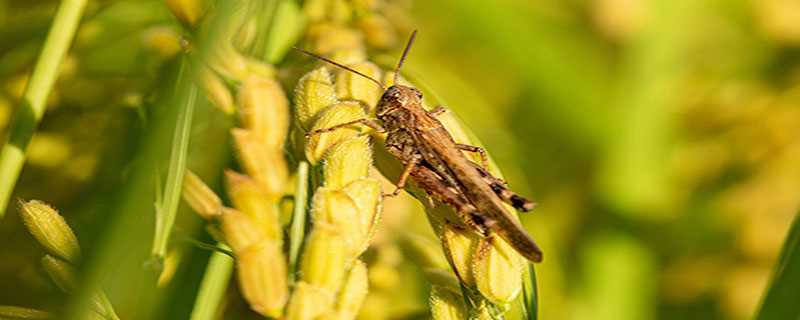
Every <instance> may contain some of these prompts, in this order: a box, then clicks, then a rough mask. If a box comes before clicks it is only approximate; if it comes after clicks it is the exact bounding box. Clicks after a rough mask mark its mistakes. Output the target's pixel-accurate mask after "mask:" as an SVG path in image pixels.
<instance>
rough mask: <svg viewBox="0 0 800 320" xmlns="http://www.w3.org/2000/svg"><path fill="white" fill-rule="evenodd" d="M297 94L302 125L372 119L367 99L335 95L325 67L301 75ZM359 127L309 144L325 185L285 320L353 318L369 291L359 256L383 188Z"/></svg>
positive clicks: (315, 126) (316, 198) (321, 136)
mask: <svg viewBox="0 0 800 320" xmlns="http://www.w3.org/2000/svg"><path fill="white" fill-rule="evenodd" d="M373 86H374V84H373ZM295 94H296V99H295V101H296V104H297V110H298V113H297V115H298V122H299V123H300V125H301V126H304V128H307V129H308V130H316V129H324V128H329V127H331V126H335V125H337V124H341V123H344V122H348V121H352V120H357V119H363V118H365V117H366V116H367V115H366V113H365V109H364V107H363V105H364V102H363V101H357V100H344V99H341V98H340V97H339V96H338V95H336V87H335V85H334V82H333V81H332V79H331V75H330V73H329V72H328V71H327V69H326V68H325V67H320V68H318V69H316V70H314V71H311V72H310V73H308V74H307V75H306V76H304V77H303V79H302V80H301V81H300V83H299V84H298V87H297V89H296V90H295ZM361 130H362V129H360V128H358V127H353V128H352V129H350V128H342V129H341V130H336V131H333V132H328V133H323V134H319V135H315V136H312V137H309V139H308V140H307V141H306V145H305V153H306V157H307V158H308V160H309V162H311V163H312V164H316V165H321V166H322V177H323V181H324V182H323V185H322V186H321V187H319V188H318V189H317V190H316V192H315V193H314V197H313V201H312V208H311V217H312V221H313V229H312V231H311V233H310V235H309V236H308V238H307V239H306V246H305V249H304V251H303V253H302V259H301V262H300V270H301V273H300V275H301V279H300V282H299V284H298V285H299V287H298V289H296V290H295V292H294V293H293V295H292V298H291V300H292V302H290V307H289V311H288V313H287V319H314V318H315V317H323V318H324V319H354V318H355V315H356V314H357V311H358V309H359V308H360V305H361V302H362V301H363V299H364V297H365V296H366V291H367V280H366V266H365V265H364V264H363V262H361V261H358V260H357V259H358V257H359V256H360V255H361V253H363V252H364V251H365V250H366V248H367V246H368V243H369V240H370V238H371V236H372V234H373V232H374V229H375V224H376V222H377V219H378V217H379V209H380V199H381V189H380V183H379V182H378V181H377V180H375V179H372V178H369V177H368V175H369V168H370V167H371V165H372V152H371V149H370V145H369V139H368V137H367V136H364V135H362V134H361V133H360V132H361ZM300 288H304V289H302V290H300ZM305 288H307V289H305ZM307 299H310V300H307ZM300 301H305V303H313V304H315V305H316V307H317V309H316V310H315V311H314V312H311V311H310V310H306V309H303V308H292V307H291V306H292V305H300V304H301V302H300ZM305 303H304V304H305ZM306 305H307V304H306Z"/></svg>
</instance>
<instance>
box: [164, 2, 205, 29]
mask: <svg viewBox="0 0 800 320" xmlns="http://www.w3.org/2000/svg"><path fill="white" fill-rule="evenodd" d="M167 8H169V10H170V11H172V15H174V16H175V17H176V18H178V21H180V22H182V23H183V24H185V25H187V26H190V27H194V26H195V25H197V22H198V21H200V18H201V17H202V16H203V15H204V14H205V11H206V8H207V2H206V1H204V0H167Z"/></svg>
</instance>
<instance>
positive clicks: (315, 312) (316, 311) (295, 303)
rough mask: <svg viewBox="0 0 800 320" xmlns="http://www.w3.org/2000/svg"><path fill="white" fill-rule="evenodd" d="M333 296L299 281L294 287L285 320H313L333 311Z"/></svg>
mask: <svg viewBox="0 0 800 320" xmlns="http://www.w3.org/2000/svg"><path fill="white" fill-rule="evenodd" d="M333 299H334V297H333V294H331V293H330V292H327V291H325V290H323V289H320V288H318V287H316V286H314V285H311V284H309V283H306V282H303V281H300V282H298V283H297V285H296V286H295V289H294V292H293V293H292V298H291V300H290V301H289V306H288V307H287V308H286V320H314V319H318V318H320V317H321V316H323V315H325V314H329V313H330V312H331V311H333V305H334V302H333Z"/></svg>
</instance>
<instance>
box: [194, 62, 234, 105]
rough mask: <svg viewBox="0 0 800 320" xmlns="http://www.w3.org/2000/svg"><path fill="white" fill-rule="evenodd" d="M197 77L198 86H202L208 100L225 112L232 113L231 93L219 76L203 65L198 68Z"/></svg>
mask: <svg viewBox="0 0 800 320" xmlns="http://www.w3.org/2000/svg"><path fill="white" fill-rule="evenodd" d="M199 77H200V81H199V83H200V86H201V87H202V88H203V93H205V95H206V98H207V99H208V101H209V102H211V104H212V105H213V106H215V107H217V108H218V109H220V110H222V112H224V113H225V114H233V112H234V108H235V107H234V103H233V95H232V94H231V90H230V89H229V88H228V86H227V85H225V82H224V81H222V79H221V78H220V76H219V75H217V74H216V73H215V72H214V71H212V70H211V69H209V68H208V67H205V68H202V70H200V72H199Z"/></svg>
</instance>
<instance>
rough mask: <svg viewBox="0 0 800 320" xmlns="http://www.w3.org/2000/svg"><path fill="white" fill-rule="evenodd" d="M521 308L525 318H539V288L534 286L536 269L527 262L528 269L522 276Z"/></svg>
mask: <svg viewBox="0 0 800 320" xmlns="http://www.w3.org/2000/svg"><path fill="white" fill-rule="evenodd" d="M522 277H523V278H522V281H523V284H522V300H521V301H520V302H521V303H522V310H523V312H524V317H525V319H527V320H536V319H538V318H539V289H538V288H537V287H536V269H534V267H533V265H532V264H530V263H528V271H527V272H525V274H524V275H523V276H522Z"/></svg>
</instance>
